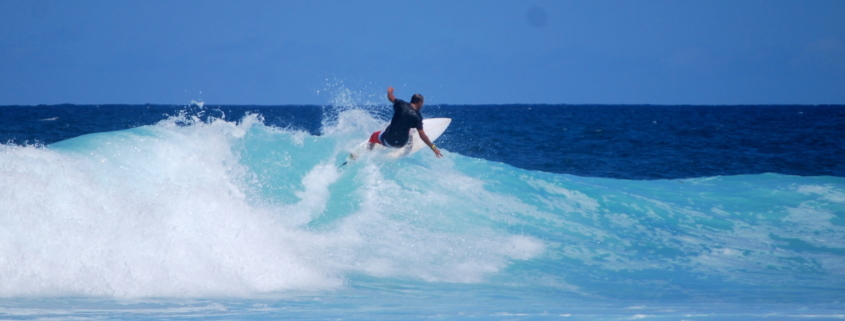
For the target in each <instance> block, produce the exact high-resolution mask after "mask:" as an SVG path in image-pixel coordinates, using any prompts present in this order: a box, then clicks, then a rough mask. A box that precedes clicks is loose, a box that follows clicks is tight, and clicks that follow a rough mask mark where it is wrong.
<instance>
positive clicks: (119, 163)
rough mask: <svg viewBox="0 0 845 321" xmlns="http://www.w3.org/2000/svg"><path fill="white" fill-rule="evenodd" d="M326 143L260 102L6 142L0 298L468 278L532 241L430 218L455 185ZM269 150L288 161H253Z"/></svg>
mask: <svg viewBox="0 0 845 321" xmlns="http://www.w3.org/2000/svg"><path fill="white" fill-rule="evenodd" d="M353 117H360V115H359V116H354V115H353ZM343 121H345V120H343ZM343 121H342V122H341V125H343V124H345V123H343ZM343 131H344V130H343V129H338V130H336V131H335V132H343ZM259 136H260V137H259ZM268 137H269V138H270V139H272V140H270V141H262V140H261V139H268ZM259 138H260V139H259ZM326 143H328V144H330V145H337V146H343V145H345V144H346V142H345V141H336V140H335V139H334V138H332V137H331V136H328V137H325V138H322V139H320V140H315V139H314V138H313V137H312V138H304V139H303V137H302V134H301V133H292V132H286V131H281V130H278V129H272V128H267V127H265V126H263V125H261V123H260V119H259V118H258V117H256V116H248V117H246V118H245V119H243V120H241V121H240V122H237V123H234V122H225V121H222V120H212V121H210V122H209V123H202V122H199V121H198V120H196V119H193V118H190V117H184V115H183V116H181V117H176V118H173V119H170V120H168V121H165V122H162V123H160V124H158V125H155V126H146V127H141V128H135V129H132V130H128V131H122V132H112V133H101V134H93V135H88V136H83V137H78V138H75V139H72V140H69V141H65V142H60V143H57V144H55V145H52V146H49V147H47V148H36V147H19V146H5V145H3V146H2V147H0V148H2V150H0V177H2V180H3V183H4V184H3V185H2V186H0V208H2V211H3V212H2V215H0V254H2V255H0V280H3V282H2V284H0V296H4V297H9V296H44V295H47V296H58V295H90V296H115V297H149V296H188V297H196V296H242V295H251V294H255V293H262V292H278V291H286V290H321V289H331V288H336V287H339V286H343V279H344V278H345V275H347V274H348V273H365V274H370V275H374V276H384V277H403V278H412V279H422V280H429V281H445V282H479V281H481V280H483V279H484V278H485V277H487V276H490V275H492V274H495V273H498V272H500V271H502V269H504V268H505V267H507V266H508V264H509V262H510V261H511V260H515V259H530V258H532V257H536V256H537V255H540V253H542V251H543V245H542V243H541V242H539V241H538V240H537V239H535V238H533V237H527V236H520V235H508V234H507V233H504V232H502V231H496V230H495V229H493V228H491V227H490V226H485V225H478V226H464V227H461V228H459V229H452V228H450V227H449V224H450V223H453V222H451V221H449V220H438V218H443V217H445V216H447V213H443V212H437V210H435V211H432V209H431V207H430V206H429V205H431V202H434V201H435V200H440V201H445V202H448V205H446V206H447V207H448V206H454V205H456V204H459V202H460V201H461V200H460V195H447V194H443V193H440V192H433V191H426V190H425V189H422V188H417V187H415V186H409V184H414V183H413V182H412V180H411V179H410V178H403V176H404V175H413V176H412V177H413V179H417V180H419V179H421V178H423V177H425V176H426V175H428V176H431V173H430V171H428V172H427V171H426V170H425V168H424V167H420V168H419V169H417V170H420V171H421V172H415V173H398V172H397V171H394V170H395V169H397V168H394V167H392V166H396V163H392V164H386V165H385V164H383V163H379V162H362V163H361V164H360V165H359V166H357V167H355V168H353V169H348V170H347V172H346V173H344V172H342V171H340V170H338V169H337V166H336V164H334V162H333V161H334V160H336V159H338V157H339V156H338V155H340V154H342V153H344V151H343V148H336V149H335V151H334V152H333V154H325V148H322V147H320V144H326ZM255 144H257V145H259V147H258V148H257V149H256V148H253V145H255ZM315 144H316V145H315ZM315 146H317V147H315ZM309 148H312V150H311V151H312V152H307V151H306V152H305V153H303V152H302V151H301V149H305V150H309ZM313 148H316V149H318V150H319V152H318V151H317V150H313ZM278 149H282V150H284V149H287V150H286V151H285V152H286V155H287V157H288V160H287V162H286V163H287V165H288V166H279V167H273V168H269V169H266V168H265V169H264V170H265V171H261V169H262V168H261V166H259V165H267V166H272V164H275V163H277V162H278V160H276V159H275V158H274V157H273V156H274V155H275V154H273V153H272V152H278ZM271 151H272V152H271ZM319 155H325V156H319ZM315 156H316V157H315ZM247 159H248V160H249V161H245V160H247ZM256 159H257V160H256ZM385 166H387V167H390V168H392V169H391V170H386V168H385ZM398 170H399V171H401V169H398ZM260 173H271V174H273V175H276V176H272V177H269V178H268V177H263V174H260ZM385 173H387V175H388V177H386V176H385ZM344 175H346V176H344ZM453 175H457V173H453ZM344 177H346V178H345V179H342V178H344ZM274 180H275V181H274ZM269 182H272V183H273V184H269ZM440 182H441V183H444V184H448V181H440ZM422 183H423V184H435V186H434V187H436V185H437V184H439V183H438V181H436V180H433V179H428V180H422ZM337 203H342V204H348V205H349V207H348V208H342V207H338V206H337V205H336V204H337ZM329 207H331V209H329ZM435 208H440V209H439V210H443V208H444V207H443V206H439V207H435ZM455 214H456V213H448V215H455ZM458 214H459V213H458ZM325 217H328V218H327V219H326V218H325ZM318 219H324V221H325V222H324V223H322V225H319V224H318V225H319V226H317V227H311V226H309V224H311V225H313V224H316V223H315V222H316V221H315V220H318ZM420 221H426V223H424V224H421V223H420ZM467 230H469V231H471V233H462V232H463V231H467Z"/></svg>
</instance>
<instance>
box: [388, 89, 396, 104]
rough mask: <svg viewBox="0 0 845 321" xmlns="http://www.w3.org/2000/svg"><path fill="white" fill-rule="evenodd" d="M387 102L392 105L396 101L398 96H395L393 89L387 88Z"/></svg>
mask: <svg viewBox="0 0 845 321" xmlns="http://www.w3.org/2000/svg"><path fill="white" fill-rule="evenodd" d="M387 100H389V101H390V102H391V103H392V102H393V101H394V100H396V96H393V87H387Z"/></svg>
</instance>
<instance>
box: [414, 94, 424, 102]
mask: <svg viewBox="0 0 845 321" xmlns="http://www.w3.org/2000/svg"><path fill="white" fill-rule="evenodd" d="M423 100H425V99H424V98H423V96H422V95H420V94H414V96H412V97H411V103H412V104H416V103H421V102H423Z"/></svg>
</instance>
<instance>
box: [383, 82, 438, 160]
mask: <svg viewBox="0 0 845 321" xmlns="http://www.w3.org/2000/svg"><path fill="white" fill-rule="evenodd" d="M387 100H390V102H391V103H393V118H392V119H390V125H387V128H386V129H385V130H384V131H377V132H375V133H373V134H372V135H371V136H370V141H369V142H370V144H369V146H368V147H369V149H373V146H375V144H382V145H384V146H387V147H393V148H402V147H405V145H406V144H407V143H408V140H409V139H410V138H411V128H416V129H417V133H419V134H420V138H421V139H422V141H423V142H424V143H425V144H426V145H428V147H430V148H431V150H432V151H433V152H434V155H435V156H437V158H440V157H443V154H441V153H440V150H439V149H438V148H437V146H435V145H434V144H433V143H432V142H431V140H430V139H428V135H426V134H425V131H424V130H423V121H422V120H423V118H422V115H420V109H422V106H423V103H424V102H423V96H422V95H420V94H414V96H413V97H411V103H407V102H405V101H404V100H401V99H396V96H393V87H387Z"/></svg>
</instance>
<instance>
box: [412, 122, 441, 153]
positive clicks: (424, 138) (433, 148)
mask: <svg viewBox="0 0 845 321" xmlns="http://www.w3.org/2000/svg"><path fill="white" fill-rule="evenodd" d="M417 133H419V134H420V139H422V141H423V143H425V144H426V145H428V147H431V151H433V152H434V155H436V156H437V158H440V157H443V154H441V153H440V149H438V148H437V145H434V143H432V142H431V140H430V139H428V135H426V134H425V131H424V130H422V129H417Z"/></svg>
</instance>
